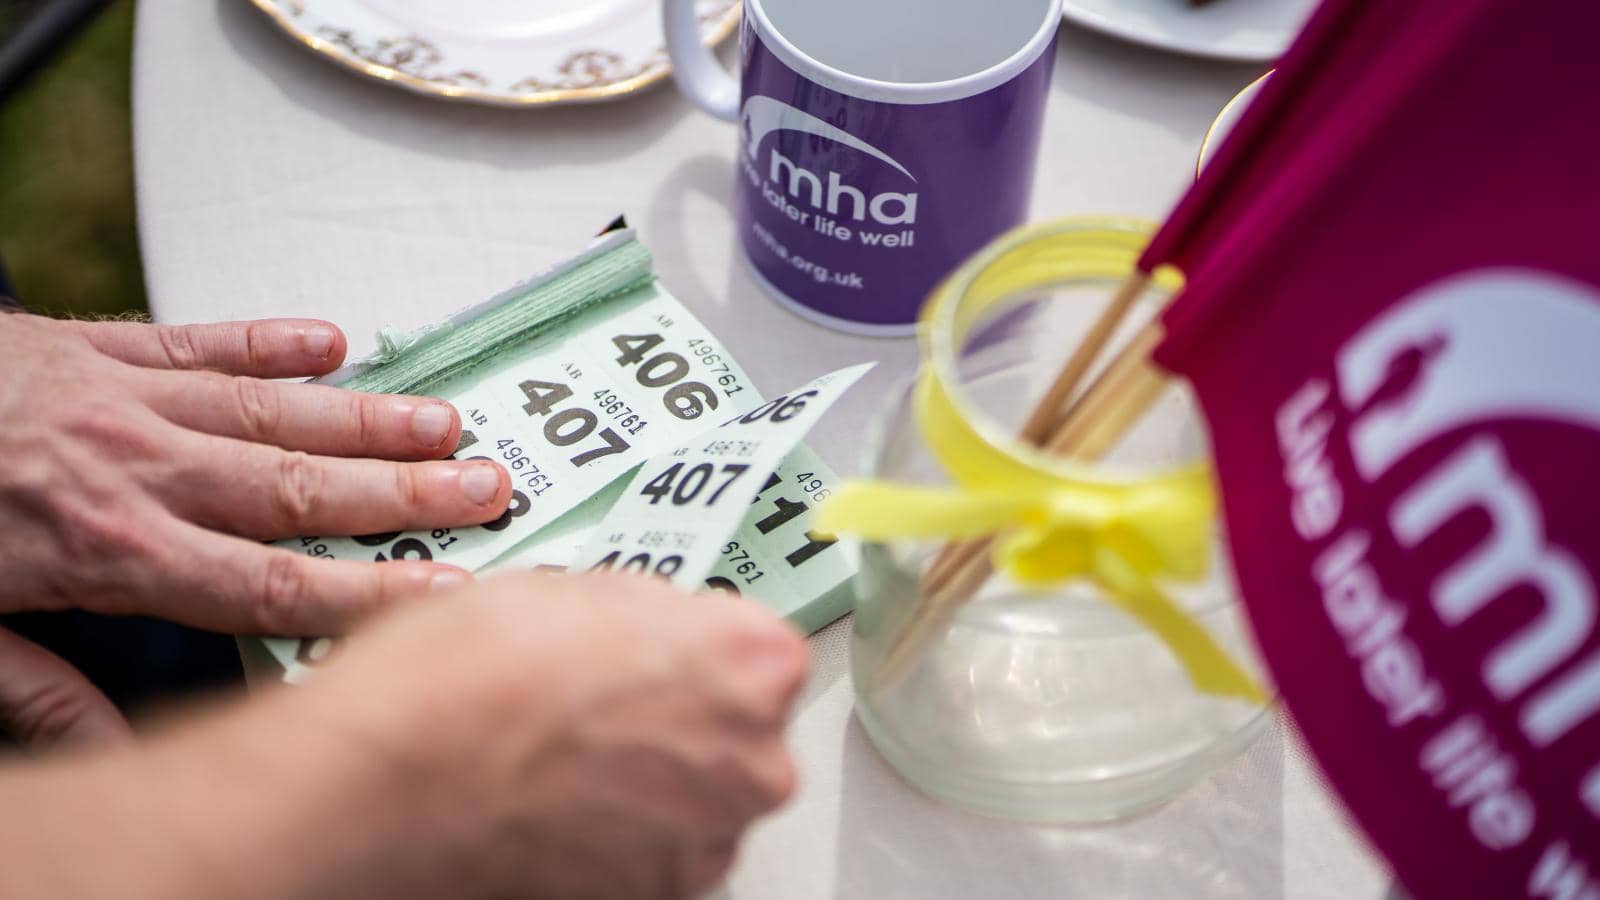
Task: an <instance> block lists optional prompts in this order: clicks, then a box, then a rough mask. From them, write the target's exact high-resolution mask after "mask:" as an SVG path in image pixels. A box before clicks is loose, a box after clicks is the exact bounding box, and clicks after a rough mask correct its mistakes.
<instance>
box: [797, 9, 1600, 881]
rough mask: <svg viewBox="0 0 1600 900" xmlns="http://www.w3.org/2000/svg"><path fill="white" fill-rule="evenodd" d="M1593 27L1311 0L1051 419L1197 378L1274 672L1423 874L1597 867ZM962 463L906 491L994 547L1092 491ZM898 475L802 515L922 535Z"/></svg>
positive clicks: (1597, 316)
mask: <svg viewBox="0 0 1600 900" xmlns="http://www.w3.org/2000/svg"><path fill="white" fill-rule="evenodd" d="M1597 46H1600V7H1596V6H1595V5H1594V4H1592V3H1586V2H1576V0H1529V2H1521V3H1510V2H1503V0H1449V2H1445V0H1418V2H1413V3H1369V2H1363V0H1330V2H1327V3H1324V4H1323V6H1322V7H1321V9H1320V10H1319V12H1318V13H1317V14H1316V16H1315V17H1314V18H1313V19H1312V21H1311V22H1310V23H1309V25H1308V26H1307V28H1306V30H1305V32H1304V33H1303V34H1302V35H1301V37H1300V39H1299V40H1298V42H1297V43H1296V45H1295V46H1294V47H1293V49H1292V50H1291V51H1290V53H1289V54H1288V55H1287V56H1286V57H1285V58H1284V60H1283V62H1282V65H1281V66H1280V67H1279V69H1278V71H1277V72H1276V74H1275V75H1274V76H1273V77H1272V78H1271V79H1270V80H1268V81H1267V82H1266V84H1265V86H1264V88H1263V89H1262V91H1261V93H1260V95H1259V97H1258V99H1257V100H1256V101H1255V102H1254V103H1253V104H1252V106H1251V107H1250V109H1249V110H1248V111H1247V112H1246V113H1245V115H1244V117H1243V119H1242V120H1241V121H1240V123H1239V125H1238V126H1237V127H1236V128H1235V129H1234V131H1233V132H1232V133H1231V134H1230V136H1229V137H1228V139H1227V141H1226V143H1225V144H1224V145H1223V146H1222V148H1221V150H1220V152H1219V153H1218V154H1217V156H1216V157H1215V159H1214V161H1213V162H1212V163H1211V164H1210V165H1209V166H1208V167H1207V169H1206V170H1205V171H1204V173H1203V174H1202V176H1201V179H1200V181H1199V182H1198V183H1197V184H1196V185H1195V187H1194V189H1193V190H1192V191H1191V192H1190V193H1189V194H1188V195H1187V196H1186V197H1185V198H1184V199H1183V200H1182V201H1181V202H1180V204H1179V205H1178V207H1177V208H1176V210H1175V211H1174V213H1173V214H1172V216H1171V218H1170V219H1169V221H1168V222H1167V224H1166V225H1165V227H1163V228H1162V229H1161V231H1160V232H1159V233H1158V234H1157V235H1156V236H1155V237H1154V239H1153V240H1152V241H1151V243H1150V244H1149V246H1148V248H1147V249H1146V250H1145V252H1144V255H1143V257H1142V258H1141V259H1140V261H1139V266H1138V270H1139V272H1141V273H1143V274H1140V275H1136V276H1135V277H1134V278H1132V279H1131V280H1130V281H1129V282H1128V284H1127V285H1126V286H1125V289H1124V290H1123V291H1122V292H1120V293H1119V295H1118V298H1117V300H1116V301H1115V302H1114V303H1113V306H1112V309H1111V310H1109V311H1108V314H1107V315H1108V316H1109V318H1110V319H1111V320H1112V321H1114V320H1116V319H1117V318H1118V317H1119V316H1120V315H1122V313H1123V312H1124V311H1125V309H1126V306H1127V300H1128V298H1129V297H1132V296H1136V295H1139V294H1140V293H1142V292H1143V290H1144V288H1145V287H1146V285H1147V284H1148V283H1149V282H1150V281H1151V279H1152V273H1155V277H1156V280H1157V281H1159V280H1160V278H1161V277H1164V276H1161V274H1160V273H1163V272H1168V271H1170V269H1167V268H1164V267H1168V266H1170V267H1173V268H1176V269H1178V270H1181V272H1182V273H1183V275H1184V276H1185V279H1186V282H1185V285H1184V287H1183V288H1182V290H1181V291H1179V292H1178V293H1177V294H1176V296H1175V297H1174V298H1173V299H1172V301H1171V302H1170V304H1168V305H1167V306H1166V308H1165V310H1164V312H1163V313H1162V314H1161V315H1160V316H1158V317H1157V319H1156V320H1155V321H1154V322H1153V324H1152V325H1151V326H1149V327H1148V328H1147V329H1146V330H1145V331H1144V332H1141V334H1140V336H1139V337H1138V338H1135V339H1134V340H1133V341H1132V342H1131V343H1130V344H1129V347H1128V349H1127V350H1126V351H1125V352H1124V353H1123V355H1122V356H1120V357H1118V358H1116V359H1115V360H1113V361H1112V362H1111V363H1110V364H1109V365H1107V366H1106V368H1105V374H1104V375H1103V376H1102V377H1101V378H1100V379H1099V380H1097V381H1096V382H1095V383H1094V384H1092V385H1091V386H1090V387H1088V388H1087V389H1086V390H1085V391H1084V392H1083V393H1082V395H1081V397H1080V399H1078V400H1076V401H1075V405H1074V406H1073V407H1072V409H1073V410H1074V411H1080V410H1081V411H1083V412H1076V413H1069V414H1068V421H1067V422H1066V424H1065V428H1066V430H1068V431H1071V430H1072V426H1073V424H1074V423H1073V420H1072V419H1073V415H1074V414H1076V415H1077V419H1078V422H1079V424H1085V423H1086V424H1085V427H1089V428H1094V427H1099V428H1101V429H1102V430H1105V431H1108V432H1110V433H1111V434H1110V435H1109V436H1110V437H1112V438H1114V436H1115V432H1117V431H1119V430H1120V429H1123V428H1125V427H1126V426H1127V423H1129V422H1131V421H1133V420H1134V419H1137V418H1138V416H1139V415H1140V414H1141V413H1142V411H1143V410H1144V408H1145V407H1146V406H1147V405H1148V404H1149V403H1150V402H1151V400H1152V399H1153V398H1154V397H1156V396H1157V395H1158V393H1159V391H1158V390H1156V389H1155V388H1156V387H1157V386H1159V385H1160V384H1161V383H1162V382H1163V380H1164V379H1167V378H1170V377H1171V376H1174V375H1177V376H1182V377H1183V378H1184V379H1187V381H1188V382H1189V383H1190V384H1191V385H1192V386H1193V389H1194V391H1195V393H1196V394H1197V395H1198V398H1199V401H1200V403H1201V405H1202V407H1203V409H1204V413H1205V418H1206V420H1207V424H1208V426H1209V431H1210V436H1211V443H1212V450H1213V457H1214V465H1215V478H1216V483H1217V485H1218V487H1219V498H1220V501H1221V506H1222V510H1223V514H1224V518H1225V520H1226V523H1227V526H1228V532H1229V551H1230V554H1231V557H1232V562H1233V566H1234V569H1235V572H1236V577H1237V581H1238V585H1239V589H1240V592H1241V594H1242V596H1243V599H1244V601H1245V605H1246V608H1247V611H1248V614H1249V618H1250V621H1251V623H1252V625H1253V628H1254V632H1255V637H1256V641H1257V643H1258V645H1259V648H1260V650H1261V653H1262V654H1263V656H1264V657H1265V659H1266V660H1267V663H1268V665H1269V668H1270V673H1271V675H1272V678H1273V680H1274V681H1275V683H1276V685H1277V687H1278V689H1279V690H1280V691H1281V693H1282V695H1283V697H1284V699H1285V701H1286V703H1287V705H1288V707H1289V710H1290V711H1291V712H1292V713H1293V715H1294V718H1295V720H1296V721H1297V723H1298V725H1299V727H1300V729H1301V730H1302V731H1303V733H1304V735H1305V737H1306V739H1307V742H1308V744H1309V745H1310V747H1311V749H1312V751H1313V752H1314V753H1315V755H1316V757H1317V759H1318V761H1319V763H1320V764H1321V766H1322V768H1323V769H1324V770H1325V772H1326V773H1327V775H1328V776H1329V779H1330V781H1331V782H1332V783H1333V785H1334V786H1335V787H1336V788H1337V790H1338V793H1339V794H1340V796H1341V797H1342V798H1343V800H1344V801H1345V802H1346V804H1347V805H1348V806H1349V808H1350V810H1351V812H1352V813H1353V814H1354V816H1355V817H1356V819H1357V820H1358V821H1359V822H1360V824H1361V825H1362V827H1363V828H1364V829H1365V830H1366V832H1367V833H1368V834H1369V835H1370V836H1371V838H1372V839H1373V842H1374V843H1375V844H1376V846H1377V847H1378V848H1380V849H1381V850H1382V851H1383V852H1384V854H1385V855H1386V856H1387V857H1388V858H1389V860H1390V861H1391V862H1392V863H1393V865H1394V867H1395V870H1396V872H1397V874H1398V876H1399V878H1400V879H1401V881H1402V882H1403V883H1404V884H1405V886H1406V887H1407V888H1408V890H1409V891H1410V892H1411V893H1412V894H1413V895H1415V896H1417V897H1419V898H1435V897H1437V898H1454V897H1530V898H1571V900H1577V898H1594V897H1600V590H1597V585H1600V528H1596V527H1595V525H1594V510H1595V509H1596V507H1597V505H1600V477H1596V474H1595V461H1596V460H1597V459H1600V245H1597V243H1596V238H1595V235H1596V228H1595V222H1596V220H1597V217H1600V115H1597V114H1596V111H1597V109H1600V105H1597V103H1600V93H1597V92H1600V53H1597V52H1596V47H1597ZM1026 248H1027V244H1026V242H1024V243H1023V245H1022V247H1021V248H1020V249H1019V248H1016V247H1013V248H1010V249H1011V251H1012V252H1014V253H1015V252H1023V251H1025V250H1026ZM991 261H992V260H991ZM961 277H962V276H960V275H958V276H956V278H957V279H958V280H959V279H960V278H961ZM976 277H977V276H976V275H973V274H971V273H969V275H968V280H967V284H966V287H965V290H967V292H968V293H969V294H970V293H971V292H972V290H973V288H972V279H974V278H976ZM1091 343H1092V342H1091ZM1069 368H1071V367H1070V366H1069ZM1067 380H1068V381H1072V380H1073V379H1067ZM935 387H937V386H935ZM926 392H927V391H925V393H926ZM933 408H935V409H936V404H934V405H933ZM920 412H921V413H922V415H923V417H924V419H925V420H926V418H927V417H928V415H929V413H928V411H927V410H921V411H920ZM1047 424H1049V425H1050V428H1051V429H1054V428H1057V427H1061V425H1060V423H1059V422H1057V423H1047ZM923 427H924V431H925V433H931V432H930V429H929V428H928V425H927V422H926V421H924V423H923ZM1049 433H1051V432H1050V430H1049V429H1047V430H1046V431H1045V432H1044V434H1049ZM1040 437H1041V435H1039V434H1033V435H1029V434H1026V433H1025V434H1024V438H1025V439H1028V440H1030V442H1032V443H1041V440H1040ZM1096 443H1099V444H1104V443H1106V441H1104V440H1102V441H1088V442H1087V444H1089V445H1093V444H1096ZM1085 455H1088V456H1092V455H1093V450H1090V451H1088V452H1086V453H1085ZM955 480H957V481H958V482H962V483H963V484H966V485H967V487H968V491H967V492H966V493H965V494H961V495H958V496H953V497H943V498H940V497H929V496H921V497H907V496H905V495H902V496H901V497H900V500H901V501H906V500H917V501H918V502H922V503H924V504H925V505H926V506H927V507H928V509H927V512H926V514H925V515H924V517H923V518H922V521H924V522H925V521H929V520H932V519H935V518H938V516H939V514H940V510H941V506H940V504H944V505H945V507H947V509H946V511H948V508H957V507H956V505H957V504H962V505H961V506H960V507H959V508H960V509H963V510H964V511H965V512H966V513H967V516H968V518H971V517H974V516H978V515H980V514H981V515H982V516H985V517H987V521H986V522H985V523H982V524H981V525H973V524H971V523H970V522H967V523H965V524H961V523H955V524H952V523H951V522H950V521H946V522H945V523H944V524H945V525H946V526H947V530H946V531H945V532H944V534H945V535H946V536H948V537H951V538H955V539H960V540H970V539H971V538H972V537H973V536H974V535H975V534H976V533H980V532H985V533H986V532H995V533H996V534H997V539H996V540H995V541H994V542H993V543H992V546H993V548H994V551H993V553H992V555H990V556H989V559H992V560H993V563H994V565H995V566H996V567H998V568H1000V569H1002V570H1004V571H1006V572H1007V573H1009V574H1011V575H1013V577H1020V575H1027V574H1033V575H1038V574H1040V573H1041V572H1046V571H1047V570H1048V566H1044V567H1042V568H1041V566H1040V562H1041V560H1040V559H1038V558H1036V557H1034V556H1032V555H1030V554H1034V553H1036V552H1037V551H1038V550H1039V547H1040V541H1039V538H1041V537H1044V538H1048V537H1050V536H1051V534H1052V532H1051V531H1050V527H1054V526H1053V525H1052V523H1054V525H1060V524H1061V523H1063V522H1067V521H1069V520H1072V516H1073V515H1076V516H1077V517H1078V518H1077V520H1076V521H1078V522H1080V524H1081V523H1082V522H1085V521H1090V519H1091V518H1092V517H1089V516H1086V515H1085V507H1083V506H1077V507H1072V508H1070V509H1068V510H1066V511H1063V510H1062V509H1060V508H1049V507H1048V506H1047V505H1041V504H1040V503H1039V502H1034V503H1033V504H1032V505H1029V504H1028V503H1024V502H1022V500H1024V499H1025V498H1021V497H1018V496H1016V495H1015V493H1013V494H1010V495H1008V494H1007V493H1006V491H1005V490H1003V489H1002V488H1003V487H1004V486H1003V485H1002V486H1001V487H995V486H994V485H993V484H990V485H987V486H982V485H980V486H978V487H973V486H972V485H971V484H970V483H968V480H966V479H961V478H957V479H955ZM1171 487H1173V485H1169V488H1171ZM1177 487H1178V488H1179V489H1180V492H1181V490H1182V488H1181V483H1180V484H1178V485H1177ZM896 489H897V486H896V485H893V484H882V483H869V484H860V485H853V486H848V487H847V488H846V489H844V490H843V491H842V492H841V493H840V494H838V495H837V500H838V503H837V505H836V506H830V507H828V508H826V509H825V510H824V521H823V525H824V526H825V527H828V528H834V529H838V530H840V531H841V532H850V531H854V532H856V533H860V534H864V535H867V536H869V537H873V538H876V539H889V538H892V537H895V536H897V535H899V534H917V533H921V532H917V531H916V530H915V529H910V528H908V527H906V526H904V525H903V524H900V525H897V523H894V522H891V521H886V520H885V519H883V518H882V517H881V516H878V515H877V512H878V507H877V506H875V503H876V502H877V501H879V500H882V499H884V498H885V497H891V496H893V492H894V491H895V490H896ZM1163 502H1165V501H1163ZM1008 504H1009V505H1008ZM1069 506H1070V504H1069ZM1102 512H1104V515H1105V516H1106V517H1109V518H1108V519H1107V521H1112V520H1114V521H1116V522H1118V523H1120V525H1119V527H1125V526H1127V525H1128V522H1129V520H1128V519H1127V518H1126V517H1125V516H1124V517H1123V518H1118V517H1119V516H1123V513H1122V512H1119V511H1118V510H1116V509H1113V508H1107V509H1106V510H1102ZM1068 513H1071V515H1068ZM1048 516H1054V517H1056V518H1055V519H1047V518H1046V517H1048ZM946 518H947V519H948V517H946ZM957 524H960V525H961V527H960V528H957V527H956V525H957ZM1042 526H1045V527H1044V529H1043V530H1042V531H1041V527H1042ZM1097 540H1098V541H1099V542H1100V543H1098V544H1096V543H1095V541H1097ZM1085 541H1086V542H1087V543H1086V546H1089V547H1091V549H1092V550H1094V552H1093V553H1091V554H1089V555H1088V557H1087V558H1088V559H1099V558H1102V557H1103V556H1104V555H1105V554H1104V553H1101V552H1100V551H1103V550H1105V548H1106V547H1108V546H1110V545H1109V543H1108V542H1107V540H1106V536H1105V535H1104V534H1100V535H1099V536H1098V537H1096V536H1095V535H1094V534H1093V533H1090V536H1089V537H1088V538H1085ZM1122 546H1123V548H1124V549H1126V548H1127V547H1129V546H1133V545H1130V544H1126V543H1124V544H1123V545H1122ZM1112 549H1113V550H1115V549H1116V548H1115V547H1113V548H1112ZM953 552H954V553H955V554H957V555H956V556H953V557H952V558H957V559H959V554H960V553H961V552H962V550H961V548H960V547H959V546H958V547H957V548H956V550H955V551H953ZM1065 559H1066V554H1064V553H1061V554H1058V555H1057V561H1058V562H1059V561H1061V560H1065ZM1149 559H1150V560H1151V561H1158V560H1156V557H1150V558H1149ZM1048 561H1049V560H1048V558H1047V559H1045V560H1044V562H1048ZM1084 565H1085V558H1084V555H1083V554H1080V559H1079V560H1078V567H1077V570H1076V571H1077V572H1078V573H1081V572H1083V571H1085V569H1084ZM1060 568H1061V569H1062V571H1061V572H1058V573H1057V574H1072V573H1071V572H1068V571H1066V570H1067V569H1069V568H1071V567H1068V566H1061V567H1060ZM986 572H987V570H985V573H986ZM1019 573H1020V574H1019ZM1103 574H1104V573H1103V572H1102V575H1103ZM985 577H986V574H985ZM1127 587H1128V585H1123V588H1122V593H1123V594H1124V595H1125V596H1126V595H1127V593H1128V591H1127ZM940 596H941V595H937V594H935V595H931V596H930V597H928V598H927V599H926V601H925V602H924V604H923V606H922V608H921V609H920V610H919V613H918V615H917V616H916V617H914V618H913V619H912V623H911V625H910V626H907V627H906V628H905V629H903V631H904V635H903V636H902V641H901V643H902V645H905V646H913V647H915V646H918V645H919V644H920V645H921V646H922V647H923V649H924V650H925V649H926V645H927V643H928V642H927V641H923V640H920V639H918V638H916V633H917V632H916V628H917V625H918V623H919V622H930V621H935V622H936V621H939V620H941V619H942V620H946V621H948V620H949V619H950V618H951V617H952V616H954V615H955V614H956V613H955V611H954V609H953V607H958V606H959V605H960V604H961V603H962V602H963V598H962V597H961V596H956V597H954V598H953V599H951V598H948V597H946V598H945V599H944V600H943V603H944V606H943V607H941V606H940ZM924 630H926V629H924ZM1172 643H1173V652H1174V653H1175V654H1178V655H1184V654H1191V655H1192V654H1193V653H1194V652H1195V648H1194V647H1188V648H1185V647H1183V646H1182V645H1181V643H1179V642H1172ZM909 665H915V663H914V662H913V663H910V664H909ZM1190 668H1191V671H1192V672H1194V673H1195V676H1196V678H1197V679H1198V678H1199V677H1200V676H1201V669H1199V668H1196V667H1195V666H1193V665H1192V664H1191V666H1190ZM1211 671H1212V674H1213V675H1215V674H1216V672H1219V671H1222V670H1221V669H1213V670H1211ZM892 674H893V673H891V675H892ZM1210 689H1212V690H1217V689H1218V688H1217V687H1216V686H1213V687H1212V688H1210Z"/></svg>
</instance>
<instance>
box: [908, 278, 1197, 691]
mask: <svg viewBox="0 0 1600 900" xmlns="http://www.w3.org/2000/svg"><path fill="white" fill-rule="evenodd" d="M1150 282H1151V276H1150V274H1149V273H1148V272H1143V271H1136V272H1135V273H1134V274H1133V275H1131V276H1130V277H1129V278H1128V279H1127V280H1126V281H1124V282H1123V283H1122V284H1121V285H1120V286H1119V287H1118V289H1117V291H1116V292H1115V294H1113V296H1112V298H1111V301H1110V302H1109V303H1108V304H1107V305H1106V307H1105V309H1104V310H1102V311H1101V313H1100V315H1099V316H1098V317H1097V318H1096V319H1095V320H1094V322H1093V323H1092V324H1091V325H1090V327H1089V331H1088V333H1087V334H1086V335H1085V336H1084V339H1083V342H1082V343H1080V344H1079V345H1078V347H1077V349H1076V350H1075V351H1074V352H1073V353H1072V355H1071V357H1069V358H1068V360H1067V362H1066V365H1065V366H1063V367H1062V369H1061V371H1060V372H1059V373H1058V374H1057V376H1056V378H1055V380H1054V381H1053V382H1052V383H1051V385H1050V387H1049V388H1048V389H1047V390H1046V391H1045V393H1044V396H1043V397H1041V398H1040V400H1039V402H1038V403H1037V404H1036V405H1035V407H1034V409H1033V411H1032V413H1031V414H1030V415H1029V417H1028V419H1027V421H1026V423H1025V424H1024V425H1023V427H1022V430H1021V432H1020V433H1019V435H1018V438H1019V440H1021V441H1022V442H1023V443H1025V444H1028V445H1030V446H1034V447H1039V448H1041V449H1043V450H1044V451H1045V452H1047V453H1050V454H1053V455H1056V456H1061V457H1063V458H1067V459H1073V460H1078V461H1084V462H1089V461H1094V460H1098V459H1100V458H1101V457H1102V456H1104V455H1105V454H1106V453H1108V452H1110V450H1111V449H1112V448H1113V447H1115V446H1116V444H1117V442H1118V441H1119V440H1121V438H1122V436H1123V435H1124V434H1126V433H1127V432H1128V430H1129V429H1130V428H1131V427H1132V426H1133V425H1134V423H1136V422H1137V421H1138V420H1139V419H1141V418H1142V417H1143V416H1144V415H1145V414H1146V413H1147V412H1148V411H1149V410H1150V407H1151V406H1152V405H1153V404H1154V403H1155V401H1156V399H1157V398H1158V397H1160V396H1161V394H1162V392H1163V391H1164V390H1165V388H1166V386H1167V375H1166V374H1165V373H1164V372H1163V371H1162V370H1161V369H1160V368H1158V367H1157V366H1156V364H1155V363H1154V362H1152V361H1151V359H1150V354H1151V353H1152V351H1154V349H1155V348H1156V346H1157V345H1158V344H1159V343H1160V342H1161V338H1162V329H1161V323H1160V322H1159V320H1157V321H1152V322H1151V323H1150V324H1148V325H1146V326H1145V327H1144V328H1143V329H1141V330H1140V331H1139V332H1138V333H1137V334H1135V335H1134V336H1133V338H1132V339H1131V340H1129V341H1128V342H1127V344H1125V345H1124V346H1123V347H1122V349H1121V350H1120V351H1119V352H1118V353H1117V354H1116V356H1115V357H1114V358H1113V359H1112V360H1111V361H1110V362H1108V363H1107V364H1106V365H1105V366H1104V367H1103V368H1102V370H1101V371H1100V374H1099V375H1098V376H1097V377H1096V378H1095V379H1094V380H1093V382H1092V383H1090V384H1089V385H1088V386H1087V387H1083V386H1082V385H1083V382H1084V380H1085V377H1086V376H1087V375H1088V374H1089V372H1090V371H1091V370H1092V369H1093V368H1094V364H1095V362H1096V361H1097V360H1099V359H1100V357H1101V356H1103V355H1104V353H1105V350H1106V347H1107V345H1108V344H1109V343H1110V342H1111V339H1112V337H1113V336H1114V335H1115V334H1116V332H1117V331H1118V329H1119V328H1120V326H1121V325H1122V323H1123V322H1124V320H1126V319H1127V317H1128V314H1129V312H1130V311H1131V310H1132V309H1133V307H1134V304H1135V303H1136V302H1137V301H1138V300H1139V298H1140V297H1141V296H1142V295H1143V294H1144V292H1145V291H1146V290H1147V289H1148V288H1149V287H1150ZM993 545H994V539H993V538H979V539H975V540H970V541H961V542H953V543H950V544H947V545H946V546H945V547H943V548H942V549H941V550H940V551H939V553H938V555H937V556H935V557H934V559H933V562H932V563H931V564H930V565H929V566H928V568H927V569H926V571H925V572H924V573H923V575H922V579H921V583H920V592H919V593H920V594H921V597H922V602H921V603H919V604H918V606H917V607H916V608H915V609H914V610H913V611H912V613H911V614H910V616H909V617H908V618H907V619H906V621H905V623H904V624H903V625H902V626H901V627H900V629H899V630H898V631H897V632H896V633H895V634H894V635H893V636H892V637H891V639H890V643H889V646H888V649H887V652H886V653H885V656H884V660H883V664H882V666H881V667H880V668H879V670H878V673H877V677H876V682H877V684H876V689H878V690H887V689H889V688H892V687H893V686H894V685H896V684H898V683H900V682H901V681H902V680H903V679H904V678H905V676H906V675H908V674H909V673H910V672H911V671H912V670H913V669H914V668H915V667H916V663H917V661H918V660H919V659H920V658H921V657H922V656H923V655H924V654H925V653H926V652H927V650H928V647H929V645H930V644H931V643H932V642H933V641H935V640H936V639H937V638H938V636H939V635H940V634H941V633H942V632H943V630H944V628H945V627H946V626H947V625H948V624H949V623H950V621H951V620H952V619H953V618H954V616H955V614H956V612H957V611H958V610H960V609H961V607H962V606H963V605H964V604H965V603H967V601H969V600H970V599H972V597H974V596H975V595H976V594H977V593H978V591H979V590H981V589H982V588H983V585H984V584H985V582H987V581H988V580H989V578H990V577H991V576H992V575H993V574H994V568H993V565H992V563H991V555H990V551H991V550H992V549H993Z"/></svg>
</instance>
